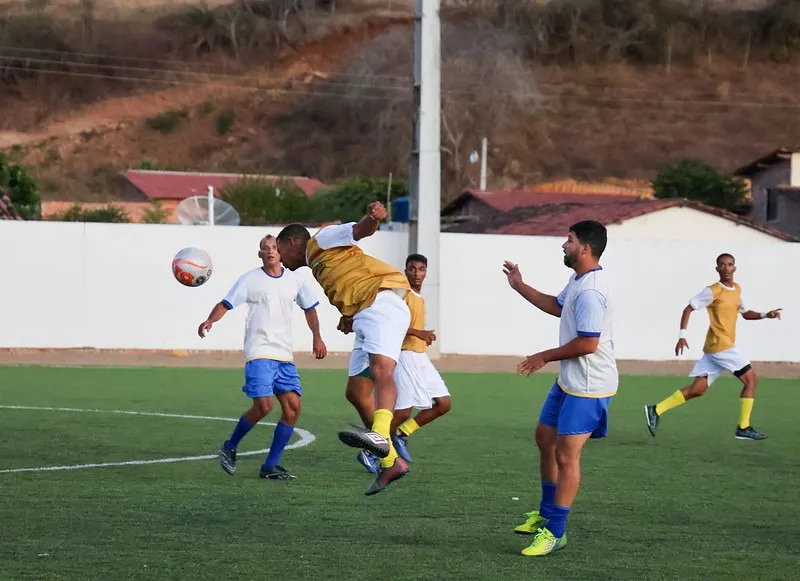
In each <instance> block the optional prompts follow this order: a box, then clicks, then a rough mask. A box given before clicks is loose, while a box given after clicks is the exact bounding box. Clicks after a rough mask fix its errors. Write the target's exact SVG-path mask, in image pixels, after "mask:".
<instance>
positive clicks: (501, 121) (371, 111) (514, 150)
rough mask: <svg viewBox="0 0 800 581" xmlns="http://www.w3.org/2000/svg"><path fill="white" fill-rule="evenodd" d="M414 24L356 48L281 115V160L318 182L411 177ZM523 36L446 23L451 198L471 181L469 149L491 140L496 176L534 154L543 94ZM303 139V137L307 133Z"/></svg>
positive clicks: (445, 139)
mask: <svg viewBox="0 0 800 581" xmlns="http://www.w3.org/2000/svg"><path fill="white" fill-rule="evenodd" d="M412 43H413V38H412V34H411V31H409V30H398V29H395V30H393V31H390V32H388V33H386V34H384V35H382V36H380V37H378V38H376V39H375V40H373V41H371V42H369V43H366V44H364V45H362V46H361V47H360V49H359V50H358V52H357V53H356V54H354V55H353V57H352V58H351V60H350V61H349V64H348V66H347V67H346V69H345V70H343V71H341V73H340V74H338V75H336V76H335V77H333V78H331V79H330V80H329V81H328V82H325V83H320V84H316V85H314V86H313V88H312V89H311V94H310V95H309V96H308V98H307V99H306V100H305V102H304V103H302V104H301V105H299V106H298V107H297V108H296V109H295V111H294V112H293V113H292V115H290V116H289V117H286V118H284V119H282V120H281V123H280V124H279V128H282V129H283V135H282V139H281V148H282V149H283V150H284V152H285V155H284V158H283V159H282V161H281V164H280V165H281V166H282V167H284V168H286V169H287V170H288V169H291V171H294V172H300V173H307V174H309V175H317V176H319V177H320V178H322V179H331V178H336V177H339V176H342V175H348V174H364V175H371V176H381V175H387V174H388V173H389V172H392V173H393V174H394V175H395V176H406V175H407V174H408V167H409V163H410V160H409V150H410V144H411V131H412V119H413V115H414V110H413V106H412V81H411V75H412V64H413V63H412V60H411V59H412V54H413V50H412V46H413V44H412ZM519 52H520V46H519V41H518V39H517V38H516V37H515V36H513V35H510V34H507V33H505V32H503V31H500V30H498V29H496V28H494V27H491V26H488V25H485V24H480V23H473V24H471V25H468V26H463V25H456V24H448V23H445V24H444V25H443V27H442V158H443V180H442V181H443V183H444V184H445V185H446V189H447V192H446V194H445V197H446V198H449V197H452V196H454V195H456V194H457V193H458V192H459V191H460V189H461V188H462V187H463V186H467V185H470V184H475V182H476V180H477V179H478V173H477V167H470V166H469V163H468V157H469V154H470V152H471V151H473V150H475V149H479V148H480V140H481V138H483V137H487V138H488V139H489V141H490V143H491V144H492V150H493V151H495V152H502V154H501V155H493V156H490V166H489V167H490V169H491V171H492V173H494V174H498V175H500V174H503V175H509V174H511V175H513V174H514V172H515V170H516V169H517V168H518V166H519V165H520V164H519V161H518V159H519V158H518V156H526V155H527V154H528V153H530V150H529V148H528V144H529V143H530V142H531V139H530V135H529V132H530V131H535V130H536V127H537V125H538V111H539V108H540V106H541V104H542V98H541V96H540V94H539V91H538V90H537V88H536V84H535V82H534V78H533V73H532V71H531V70H530V69H529V68H528V67H527V66H526V64H525V63H524V62H523V60H522V59H521V57H520V56H519ZM301 136H302V137H301Z"/></svg>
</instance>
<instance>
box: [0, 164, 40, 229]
mask: <svg viewBox="0 0 800 581" xmlns="http://www.w3.org/2000/svg"><path fill="white" fill-rule="evenodd" d="M0 187H2V188H4V189H6V190H7V193H8V197H9V199H10V200H11V203H12V204H14V207H15V208H16V209H17V212H19V215H20V216H22V217H23V218H24V219H25V220H41V219H42V202H41V200H40V199H39V193H38V191H39V186H38V184H37V183H36V180H34V179H33V178H32V177H31V176H30V174H29V173H28V172H27V171H25V169H24V168H23V167H21V166H19V165H16V164H14V165H11V164H9V163H8V159H7V158H6V156H5V155H3V154H1V153H0Z"/></svg>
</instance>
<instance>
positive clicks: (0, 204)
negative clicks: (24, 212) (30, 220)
mask: <svg viewBox="0 0 800 581" xmlns="http://www.w3.org/2000/svg"><path fill="white" fill-rule="evenodd" d="M0 220H22V216H20V215H19V212H17V209H16V208H15V207H14V204H12V203H11V200H9V199H8V196H7V195H5V193H3V190H0Z"/></svg>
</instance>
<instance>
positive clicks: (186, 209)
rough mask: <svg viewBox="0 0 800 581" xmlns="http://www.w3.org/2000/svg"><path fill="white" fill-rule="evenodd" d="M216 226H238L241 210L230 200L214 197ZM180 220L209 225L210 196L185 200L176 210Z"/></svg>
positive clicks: (213, 209)
mask: <svg viewBox="0 0 800 581" xmlns="http://www.w3.org/2000/svg"><path fill="white" fill-rule="evenodd" d="M212 199H213V200H214V205H213V206H212V211H213V216H214V221H213V225H214V226H238V225H239V212H237V211H236V210H235V209H234V207H233V206H231V205H230V204H229V203H228V202H225V201H223V200H220V199H219V198H212ZM175 213H176V214H177V215H178V222H180V223H181V224H186V225H190V226H193V225H208V224H209V217H210V214H211V212H209V211H208V196H191V197H189V198H186V199H185V200H183V201H182V202H181V203H180V204H178V207H177V208H176V210H175Z"/></svg>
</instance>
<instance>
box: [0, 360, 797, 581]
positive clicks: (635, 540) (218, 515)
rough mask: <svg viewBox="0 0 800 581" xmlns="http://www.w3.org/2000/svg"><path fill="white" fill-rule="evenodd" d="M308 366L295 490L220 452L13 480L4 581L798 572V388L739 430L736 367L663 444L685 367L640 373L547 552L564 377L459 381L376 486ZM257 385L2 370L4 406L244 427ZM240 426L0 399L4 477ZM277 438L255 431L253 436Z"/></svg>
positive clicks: (219, 373) (594, 445)
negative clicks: (555, 385) (542, 535)
mask: <svg viewBox="0 0 800 581" xmlns="http://www.w3.org/2000/svg"><path fill="white" fill-rule="evenodd" d="M302 376H303V381H304V385H305V389H306V395H305V397H304V398H303V405H304V410H303V416H302V418H301V421H300V427H302V428H305V429H307V430H310V431H311V432H313V433H314V434H315V435H316V437H317V440H316V441H315V442H314V443H313V444H311V445H310V446H309V447H306V448H301V449H297V450H291V451H288V452H287V453H286V455H285V456H284V459H283V461H282V464H283V465H284V466H286V467H287V468H288V469H290V470H291V471H293V472H294V473H295V474H296V475H297V476H298V479H297V480H295V481H293V482H290V483H284V482H267V481H262V480H260V479H258V477H257V473H258V467H259V465H260V462H261V460H262V457H261V456H253V457H248V458H242V459H241V460H240V462H239V472H238V474H237V475H236V476H235V477H230V476H227V475H226V474H225V473H223V472H222V470H221V469H220V468H219V466H218V464H217V463H216V461H214V460H205V461H192V462H180V463H174V464H158V465H151V466H122V467H112V468H99V469H86V470H75V471H61V472H35V473H14V474H8V473H6V474H0V579H3V580H6V579H8V580H21V579H80V580H84V579H114V580H117V579H158V580H163V579H215V580H221V579H225V580H230V579H248V580H249V579H269V578H278V579H292V580H294V579H309V580H321V579H342V580H351V579H353V580H355V579H358V580H360V581H361V580H368V579H382V580H389V579H391V580H406V579H426V580H428V579H430V580H436V579H458V580H465V579H480V580H491V579H498V580H499V579H510V580H522V579H559V580H561V579H575V580H582V581H589V580H594V579H597V580H605V579H636V580H645V579H705V580H708V579H758V580H760V581H761V580H766V579H796V578H797V575H798V566H800V563H799V561H800V559H799V556H800V553H798V550H799V549H800V495H798V493H797V487H798V474H800V455H798V453H797V445H798V443H799V442H800V428H798V420H797V418H798V413H797V409H798V406H800V392H798V390H797V384H796V382H793V381H784V380H764V381H762V384H761V386H760V388H759V392H758V397H757V400H756V406H755V410H754V423H755V425H756V427H757V428H759V429H761V430H763V431H765V432H767V433H768V434H769V436H770V439H769V440H766V441H764V442H741V441H737V440H734V438H733V430H734V427H735V423H736V420H737V417H738V401H737V392H738V387H737V385H736V381H735V380H733V379H724V380H720V381H719V383H718V384H715V385H714V387H713V388H712V389H711V390H710V392H709V395H708V396H706V397H705V398H702V399H700V400H697V401H694V402H691V403H690V404H689V405H686V406H684V407H682V408H680V409H678V410H675V411H674V412H671V413H670V414H669V415H667V416H665V417H664V419H663V421H662V426H661V432H660V434H659V437H658V438H657V439H652V438H651V437H650V435H649V434H648V432H647V430H646V429H645V426H644V421H643V414H642V404H644V403H647V402H653V401H655V400H657V399H661V398H663V397H665V396H667V395H669V394H670V393H671V392H672V391H673V390H674V389H675V388H676V387H678V386H680V385H681V384H682V383H683V380H682V379H680V378H664V377H661V378H653V377H647V378H645V377H626V378H624V379H623V381H622V385H621V388H620V394H619V395H618V396H617V398H616V399H615V400H614V402H613V403H612V407H611V428H610V433H609V437H608V438H607V439H605V440H603V441H597V442H590V444H589V445H588V447H587V449H586V451H585V453H584V455H583V489H582V491H581V494H580V495H579V497H578V500H577V503H576V505H575V508H574V513H573V514H572V516H571V517H570V520H569V523H568V530H569V534H570V539H569V540H570V544H569V546H568V547H567V548H566V549H565V550H564V551H562V552H560V553H558V554H557V555H553V556H550V557H547V558H544V559H532V558H525V557H522V556H520V555H519V551H520V549H522V548H523V547H524V546H525V538H524V537H519V536H516V535H514V534H513V533H512V529H513V527H514V526H515V525H516V524H519V522H520V517H521V515H522V513H523V512H524V511H526V510H530V509H532V508H534V507H536V505H537V503H538V498H539V479H538V474H537V471H538V470H537V456H536V451H535V447H534V445H533V440H532V435H533V428H534V425H535V423H536V418H537V414H538V411H539V407H540V405H541V402H542V400H543V399H544V396H545V394H546V391H547V389H548V388H549V386H550V383H551V382H552V376H546V375H542V376H538V377H534V378H531V379H527V380H526V379H522V378H519V377H516V376H514V375H504V374H448V375H447V376H446V377H445V379H446V380H447V382H448V384H449V386H450V388H451V391H452V393H453V412H452V414H451V415H450V416H448V417H446V418H443V419H442V420H440V422H438V423H435V424H432V425H431V426H429V427H426V428H424V429H423V430H421V431H420V432H419V433H418V434H415V435H414V436H413V437H412V439H411V440H410V447H411V451H412V454H413V455H414V460H415V462H414V463H413V464H412V466H411V472H410V473H409V475H408V476H407V477H406V478H405V479H403V480H401V481H399V482H397V483H396V484H395V485H392V486H391V487H390V488H389V489H388V490H387V491H386V492H384V493H382V494H379V495H377V496H374V497H365V496H364V494H363V491H364V489H365V488H366V487H367V486H368V484H369V483H370V481H371V476H370V475H369V474H367V473H366V472H364V471H363V469H362V468H361V467H360V466H359V465H357V464H356V462H355V455H356V454H355V451H354V450H352V449H349V448H346V447H345V446H343V445H342V444H341V443H339V441H338V439H337V438H336V432H337V430H338V429H339V428H341V427H343V426H345V425H346V424H347V422H350V421H355V419H356V416H355V413H354V412H353V411H352V408H350V407H349V405H348V404H347V403H346V402H345V400H344V397H343V381H344V374H343V372H332V371H316V372H315V371H306V372H303V373H302ZM241 380H242V374H241V372H240V371H235V370H233V371H231V370H193V369H91V368H75V369H53V368H36V367H0V404H2V405H30V406H57V407H70V408H92V409H107V410H114V409H116V410H119V409H124V410H139V411H154V412H168V413H178V414H193V415H210V416H225V417H230V418H237V417H238V416H239V414H240V413H241V412H242V410H243V408H244V406H245V405H246V403H247V401H246V399H245V398H244V396H243V394H242V393H241V391H240V385H241ZM273 419H274V418H273ZM233 425H234V424H233V423H223V422H214V421H200V420H186V419H172V418H153V417H142V416H119V415H106V414H98V413H93V414H92V413H76V412H51V411H30V410H9V409H0V426H2V427H0V469H8V468H23V467H35V466H48V465H68V464H78V463H93V462H111V461H120V460H134V459H149V458H157V457H162V456H163V457H174V456H181V455H200V454H207V453H213V452H214V451H215V450H216V448H217V446H218V445H219V443H220V442H221V441H222V440H223V439H225V438H226V437H227V435H228V434H229V432H230V430H231V429H232V428H233ZM271 436H272V431H271V428H268V427H261V428H256V429H255V430H254V431H253V432H251V434H250V435H249V436H248V437H247V438H246V439H245V440H244V441H243V443H242V446H241V448H240V449H241V450H243V451H244V450H252V449H257V448H265V447H267V446H268V445H269V440H270V438H271ZM512 497H519V498H520V500H519V501H514V500H512Z"/></svg>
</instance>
